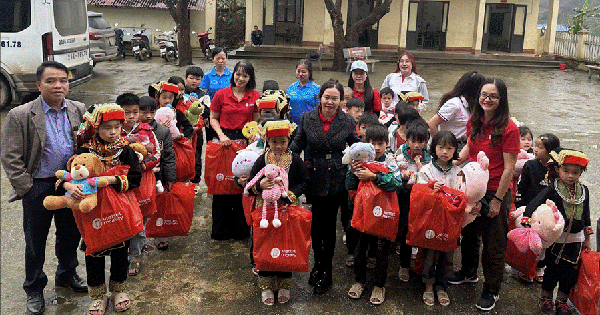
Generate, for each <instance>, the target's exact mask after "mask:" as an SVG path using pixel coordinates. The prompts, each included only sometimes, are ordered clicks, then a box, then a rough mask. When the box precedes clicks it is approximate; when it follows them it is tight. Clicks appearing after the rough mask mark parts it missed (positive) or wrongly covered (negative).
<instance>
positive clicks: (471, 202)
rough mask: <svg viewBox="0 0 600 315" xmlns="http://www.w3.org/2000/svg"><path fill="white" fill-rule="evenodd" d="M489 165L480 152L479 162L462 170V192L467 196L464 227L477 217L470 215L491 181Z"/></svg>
mask: <svg viewBox="0 0 600 315" xmlns="http://www.w3.org/2000/svg"><path fill="white" fill-rule="evenodd" d="M489 165H490V160H489V159H488V157H487V156H486V155H485V153H484V152H483V151H479V153H477V162H469V163H467V165H465V166H464V167H463V169H462V173H463V174H464V182H462V183H461V187H460V190H461V191H463V192H464V193H465V195H466V196H467V206H466V208H465V212H466V214H465V219H464V222H463V227H464V226H466V225H467V224H469V223H471V222H473V221H474V220H475V216H474V215H472V214H470V212H471V210H473V208H474V207H475V206H476V205H477V202H479V200H481V198H483V197H484V196H485V193H486V191H487V183H488V180H489V179H490V171H488V166H489Z"/></svg>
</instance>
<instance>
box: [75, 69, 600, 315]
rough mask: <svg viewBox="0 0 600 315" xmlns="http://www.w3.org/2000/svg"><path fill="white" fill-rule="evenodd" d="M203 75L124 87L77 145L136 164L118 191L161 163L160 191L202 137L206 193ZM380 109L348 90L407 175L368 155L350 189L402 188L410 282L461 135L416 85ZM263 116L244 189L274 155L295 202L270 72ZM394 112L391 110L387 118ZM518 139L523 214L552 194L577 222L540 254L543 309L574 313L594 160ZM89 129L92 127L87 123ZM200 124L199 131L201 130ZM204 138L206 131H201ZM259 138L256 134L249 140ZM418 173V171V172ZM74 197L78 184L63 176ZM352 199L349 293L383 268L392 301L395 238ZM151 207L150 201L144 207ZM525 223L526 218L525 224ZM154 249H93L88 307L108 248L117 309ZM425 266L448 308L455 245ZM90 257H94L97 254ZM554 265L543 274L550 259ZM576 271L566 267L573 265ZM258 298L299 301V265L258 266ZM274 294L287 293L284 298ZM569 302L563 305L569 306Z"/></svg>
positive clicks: (404, 270)
mask: <svg viewBox="0 0 600 315" xmlns="http://www.w3.org/2000/svg"><path fill="white" fill-rule="evenodd" d="M202 76H203V72H202V70H201V69H200V68H198V67H191V68H189V69H188V70H187V72H186V76H185V79H182V78H179V77H171V78H170V79H169V81H168V82H159V83H157V84H154V85H152V86H150V88H149V96H144V97H141V98H140V97H138V96H136V95H134V94H131V93H125V94H122V95H120V96H119V97H118V98H117V100H116V103H117V105H118V106H116V105H102V106H95V107H92V108H91V112H90V113H88V114H86V124H87V126H83V127H82V128H81V129H80V135H81V137H80V139H78V143H79V144H80V147H81V149H80V152H84V151H87V152H93V153H95V154H96V155H97V156H99V157H101V159H102V161H103V162H104V163H105V166H106V167H107V168H110V167H114V166H116V165H119V164H123V165H128V166H129V172H128V173H127V174H126V175H119V176H112V177H110V178H111V179H110V181H109V183H110V184H112V185H113V186H114V187H115V189H116V190H117V191H127V190H132V189H134V188H136V187H138V186H139V185H140V182H141V179H142V176H144V175H143V174H144V173H149V172H152V173H153V174H154V176H155V177H156V182H157V185H158V186H164V188H163V187H160V188H159V190H160V189H161V188H162V189H165V190H169V188H170V187H171V185H172V184H173V183H174V182H175V181H176V180H177V167H178V166H177V165H176V159H175V152H174V141H177V140H178V139H180V138H186V139H190V140H192V139H194V141H197V142H196V145H195V148H196V168H195V176H194V178H193V179H192V180H191V181H192V182H193V183H194V184H196V193H197V192H198V191H199V182H200V178H201V172H202V142H203V139H202V130H203V128H204V127H206V129H205V130H206V134H207V140H210V139H211V138H212V136H211V135H212V134H211V130H210V126H209V125H208V124H207V118H208V112H209V110H210V109H209V107H208V106H207V107H206V108H205V110H204V113H203V114H202V118H201V119H198V122H197V123H196V124H195V125H192V124H191V123H190V122H189V120H188V118H187V117H186V114H185V112H186V111H187V110H188V109H189V108H190V106H191V104H192V102H195V101H197V100H199V99H201V98H202V97H204V96H205V95H206V93H205V92H204V91H203V90H201V89H199V84H200V81H201V79H202ZM380 95H381V101H382V113H381V116H380V117H378V116H377V115H376V114H374V113H370V112H367V113H364V107H365V105H364V102H363V101H362V100H361V99H359V98H355V97H352V90H351V89H348V90H346V91H345V95H344V100H343V101H342V102H341V107H342V109H343V110H344V111H345V112H346V113H347V114H349V115H350V116H352V117H353V118H354V120H355V121H356V129H357V133H358V135H359V136H360V137H361V139H362V141H363V142H367V143H371V144H372V145H373V148H374V150H375V161H377V162H382V163H388V161H390V160H393V161H395V162H396V163H397V165H402V169H403V170H404V171H405V172H400V171H397V172H394V171H393V172H390V173H377V174H375V173H373V172H372V171H370V170H369V169H367V168H365V167H364V166H363V165H362V164H361V163H359V162H357V161H353V162H352V163H351V164H350V165H349V167H348V172H347V174H346V185H345V186H346V189H347V190H348V191H349V192H350V196H352V195H353V194H354V193H353V192H354V191H356V190H357V189H358V183H359V182H360V181H362V180H370V181H373V182H374V184H375V185H376V186H378V187H380V188H381V189H383V190H384V191H394V192H396V194H397V197H398V203H399V208H400V214H399V233H398V236H397V238H396V251H397V252H398V254H399V255H400V269H399V270H398V277H399V279H400V280H401V281H403V282H407V281H409V279H410V273H409V268H410V264H411V258H414V257H413V249H412V247H411V246H409V245H407V244H406V236H407V231H408V226H409V223H410V222H409V210H410V193H411V189H412V185H413V184H415V183H428V182H431V181H435V182H436V183H435V185H434V186H433V187H434V190H436V191H439V190H440V189H442V186H447V187H450V188H454V189H458V188H459V177H458V173H459V172H460V166H457V165H455V164H456V163H454V162H455V161H456V160H457V159H458V151H459V144H458V141H457V139H456V137H455V136H454V134H452V133H451V132H449V131H441V132H437V133H436V134H435V135H434V137H433V138H432V139H430V133H429V126H428V124H427V122H426V121H425V120H424V119H423V118H422V117H421V116H420V114H419V102H420V101H421V100H422V99H423V96H422V95H420V94H418V93H408V94H407V95H400V96H399V98H400V99H401V101H399V102H397V104H395V106H392V101H393V99H394V96H395V95H394V92H393V91H392V90H391V89H389V88H384V89H382V90H381V91H380ZM256 105H257V107H258V109H259V114H260V117H261V118H260V121H259V123H260V124H262V125H263V127H264V129H263V130H264V131H263V135H262V137H260V138H255V139H254V140H257V141H256V144H255V146H256V147H258V148H259V149H261V153H262V155H261V156H260V158H259V160H257V161H260V162H259V163H256V164H255V167H254V168H253V170H252V173H251V176H250V177H249V178H240V179H236V180H237V182H238V184H240V185H242V186H245V185H246V184H247V182H248V180H249V179H252V177H253V176H254V175H255V174H257V173H258V171H260V169H261V168H262V166H264V165H266V164H276V165H278V166H280V167H282V168H283V169H285V170H286V171H287V172H288V174H289V181H290V190H291V191H292V192H293V194H292V195H291V196H288V198H287V200H286V202H287V203H292V204H294V203H296V204H297V203H298V202H299V199H298V197H300V195H302V194H303V193H304V190H305V189H306V187H305V186H306V183H307V175H306V174H307V171H306V166H305V164H304V163H302V161H301V159H300V157H299V156H297V155H296V154H293V153H292V152H291V151H290V150H289V148H288V146H289V144H290V142H291V139H292V137H293V129H294V125H293V124H291V123H289V121H287V120H283V119H285V118H287V117H288V114H287V113H288V111H289V100H288V99H287V98H286V95H285V92H283V91H279V87H278V85H277V82H274V81H267V82H265V87H264V88H263V95H262V97H261V99H260V100H259V101H257V104H256ZM162 107H171V108H172V109H173V110H174V112H175V117H176V119H177V125H176V128H177V129H178V130H179V131H180V132H181V134H180V135H179V136H177V137H176V138H173V136H172V134H171V132H170V131H169V127H170V126H168V125H167V126H163V125H161V124H159V123H157V121H156V120H155V114H156V111H157V110H158V109H159V108H162ZM385 115H390V116H391V115H393V118H391V117H390V118H389V119H386V118H385ZM520 130H521V147H522V149H523V150H525V151H529V152H532V153H533V154H534V156H535V158H534V159H531V160H529V161H527V162H525V163H524V166H523V169H522V172H521V175H520V179H516V180H515V181H514V184H513V185H516V187H513V190H514V191H516V192H517V193H516V194H515V196H514V201H515V203H516V205H517V206H526V211H525V216H530V215H531V213H532V212H533V211H534V210H535V209H536V208H537V206H539V204H541V203H543V202H545V200H546V199H552V200H554V201H555V203H556V204H557V206H558V209H559V210H560V211H561V214H562V215H563V216H564V218H565V221H566V222H568V229H566V232H565V233H564V234H565V236H563V237H561V238H560V239H559V241H558V242H557V243H556V244H555V245H554V246H553V247H551V248H550V249H549V250H548V253H547V254H546V256H545V257H546V258H545V259H540V262H539V264H538V273H537V276H536V277H535V280H536V281H539V282H542V294H541V299H542V302H541V304H540V307H541V310H542V312H544V314H550V313H551V312H553V311H554V309H556V312H557V314H567V313H566V312H568V307H567V306H566V299H567V297H568V293H569V291H570V289H571V288H572V287H573V285H574V284H575V280H576V277H577V273H576V268H574V267H576V265H577V259H578V257H579V252H580V251H581V249H582V248H583V247H589V235H590V234H591V230H590V229H591V228H590V225H591V224H590V214H589V192H588V190H587V188H586V187H585V186H584V185H582V184H581V183H580V182H579V177H580V175H581V173H582V172H583V171H585V169H586V166H587V161H588V159H587V157H586V156H585V155H584V154H583V153H581V152H577V151H574V150H567V149H562V148H560V142H559V140H558V138H557V137H556V136H554V135H552V134H548V133H547V134H543V135H541V136H539V137H537V138H535V139H534V138H533V135H532V133H531V131H530V130H529V129H528V128H526V127H521V128H520ZM90 131H91V132H90ZM194 133H196V134H197V135H198V138H193V137H194ZM195 139H197V140H195ZM128 142H140V143H142V144H144V145H145V146H146V148H147V149H148V152H149V155H148V157H146V158H145V159H144V160H143V161H141V163H140V161H139V160H138V158H137V156H136V154H135V152H133V150H132V149H131V148H130V147H128V146H127V143H128ZM251 142H252V141H251ZM415 179H416V180H415ZM273 185H274V183H273V181H271V180H268V179H266V178H263V179H262V180H260V181H259V182H257V183H256V184H255V185H254V186H252V187H250V194H254V195H260V192H261V191H262V190H265V189H270V188H271V187H272V186H273ZM64 187H65V189H66V190H67V191H69V192H70V193H71V194H73V193H76V189H77V188H76V187H73V186H72V185H70V184H66V183H65V184H64ZM348 202H349V207H348V209H347V212H346V213H342V223H343V225H344V231H345V235H344V240H345V243H346V246H347V249H348V257H347V259H346V261H345V264H346V265H347V266H348V267H352V268H353V270H354V274H355V283H354V284H353V285H352V286H351V288H350V289H349V291H348V295H349V297H350V298H352V299H359V298H360V297H361V296H362V294H363V291H364V290H365V287H366V279H367V277H366V272H367V269H374V272H375V277H374V279H373V281H374V283H373V290H372V293H371V297H370V302H371V303H372V304H381V303H383V302H384V300H385V282H386V279H387V269H388V260H389V252H390V249H391V248H392V246H393V245H394V244H393V242H392V241H390V240H387V239H384V238H378V237H375V236H372V235H368V234H365V233H362V232H359V231H357V230H355V229H354V228H352V226H351V224H350V222H351V219H352V209H353V205H352V198H351V197H349V200H348ZM140 206H142V205H140ZM523 223H524V224H528V223H529V221H527V218H525V219H524V221H523ZM156 242H157V244H156V247H157V248H158V249H160V250H165V249H167V248H168V247H169V242H168V239H164V238H163V239H157V240H156ZM146 246H149V245H148V244H147V242H146V238H145V235H144V233H143V231H142V232H141V233H140V234H138V235H136V236H135V237H133V238H132V239H131V240H128V241H126V242H124V243H123V244H119V245H116V246H113V247H111V248H109V249H107V250H104V251H102V252H101V253H97V254H94V255H89V256H86V269H87V272H88V285H89V293H90V297H91V298H92V300H93V303H92V305H91V306H90V311H89V314H94V315H96V314H104V311H105V309H106V305H107V299H106V286H105V285H104V256H107V255H109V256H111V262H112V263H111V276H110V280H111V282H110V285H109V289H110V291H111V292H113V294H114V295H115V308H116V310H118V311H122V310H126V309H128V308H129V307H130V305H131V301H130V299H129V297H128V296H127V294H126V293H125V285H124V283H125V280H126V278H127V275H130V276H134V275H137V274H139V272H140V271H141V266H140V255H141V252H142V250H143V249H144V248H145V247H146ZM421 250H422V259H423V271H422V281H423V282H424V284H425V292H424V293H423V296H422V300H423V302H424V303H425V304H426V305H428V306H432V305H434V303H435V300H436V296H437V300H438V302H439V303H440V304H441V305H443V306H447V305H449V304H450V298H449V296H448V294H447V292H446V291H447V287H448V280H447V277H448V275H449V272H451V270H450V269H451V266H452V256H453V253H452V252H440V251H435V250H431V249H427V248H422V249H421ZM88 257H89V258H88ZM544 267H545V268H546V270H545V272H544V271H543V268H544ZM565 268H566V269H568V272H566V271H565V270H566V269H565ZM258 276H259V286H260V288H261V291H262V292H261V301H262V302H263V303H265V304H267V305H273V304H274V303H275V302H279V303H286V302H288V301H289V299H290V282H289V279H290V277H291V273H287V272H283V273H282V272H267V271H259V272H258ZM557 283H559V294H558V296H557V299H556V303H555V302H554V301H553V299H552V291H553V290H554V288H555V286H556V285H557ZM274 291H278V296H277V299H275V295H274ZM565 310H566V311H565Z"/></svg>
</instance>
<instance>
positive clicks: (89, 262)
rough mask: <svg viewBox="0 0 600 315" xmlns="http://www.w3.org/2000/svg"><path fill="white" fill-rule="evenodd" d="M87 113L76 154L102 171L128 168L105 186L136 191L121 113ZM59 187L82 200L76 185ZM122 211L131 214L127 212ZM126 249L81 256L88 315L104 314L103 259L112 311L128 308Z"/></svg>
mask: <svg viewBox="0 0 600 315" xmlns="http://www.w3.org/2000/svg"><path fill="white" fill-rule="evenodd" d="M91 109H93V112H92V113H91V114H90V113H89V112H87V113H86V114H85V115H84V120H85V122H84V123H83V124H82V126H81V127H80V130H79V132H78V134H77V136H78V141H81V142H80V143H83V145H82V146H81V147H80V148H78V150H77V154H81V153H87V152H89V153H93V154H94V155H96V156H97V157H98V158H100V160H101V161H102V163H103V164H104V169H105V170H109V169H111V168H113V167H115V166H118V165H126V166H129V171H128V172H127V175H117V176H105V178H107V179H108V183H109V184H110V185H112V187H113V188H114V189H115V190H116V191H117V192H125V191H128V190H131V189H134V188H136V187H138V186H139V185H140V181H141V178H142V173H141V170H140V162H139V160H138V157H137V155H136V153H135V151H134V150H133V149H132V148H131V147H129V146H128V145H127V141H126V140H125V139H124V138H123V137H121V128H122V126H123V122H124V120H125V113H124V111H123V109H122V108H121V107H119V106H118V105H116V104H104V105H99V106H93V107H91V108H90V110H91ZM90 130H93V133H91V132H89V131H90ZM86 131H87V132H86ZM63 187H64V188H65V189H66V190H67V191H68V192H69V193H70V194H71V196H73V197H75V198H77V197H78V196H82V192H81V186H79V185H74V184H71V183H66V182H65V183H64V184H63ZM103 201H104V202H109V201H106V200H102V199H101V198H99V203H100V202H103ZM132 208H133V209H134V210H133V211H139V208H138V207H137V205H132ZM123 211H132V210H131V208H128V209H123ZM82 234H83V233H82ZM84 247H85V244H84ZM128 248H129V240H127V241H125V242H122V243H120V244H117V245H114V246H112V247H110V248H107V249H104V250H101V251H99V252H96V253H93V254H91V255H86V256H85V267H86V272H87V282H88V294H89V296H90V298H91V299H92V304H91V305H90V307H89V311H88V314H91V315H101V314H104V312H105V310H106V305H107V303H108V302H107V301H108V298H107V296H106V285H105V269H104V260H105V256H110V258H111V267H110V283H109V290H110V292H111V293H112V294H113V295H114V303H115V310H116V311H118V312H122V311H125V310H127V309H129V308H130V307H131V301H130V299H129V296H128V295H127V293H125V289H126V288H125V280H127V268H128V261H127V252H128Z"/></svg>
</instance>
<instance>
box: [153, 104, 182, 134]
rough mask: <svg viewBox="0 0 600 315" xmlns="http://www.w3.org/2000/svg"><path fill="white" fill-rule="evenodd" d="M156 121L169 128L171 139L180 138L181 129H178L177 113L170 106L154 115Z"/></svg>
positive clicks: (162, 108)
mask: <svg viewBox="0 0 600 315" xmlns="http://www.w3.org/2000/svg"><path fill="white" fill-rule="evenodd" d="M154 119H155V120H156V122H157V123H159V124H161V125H163V126H165V127H167V128H169V131H170V132H171V138H173V139H177V138H179V135H180V133H179V128H177V119H175V111H174V110H173V108H171V107H170V106H169V105H167V106H166V107H161V108H159V109H158V110H157V111H156V114H154Z"/></svg>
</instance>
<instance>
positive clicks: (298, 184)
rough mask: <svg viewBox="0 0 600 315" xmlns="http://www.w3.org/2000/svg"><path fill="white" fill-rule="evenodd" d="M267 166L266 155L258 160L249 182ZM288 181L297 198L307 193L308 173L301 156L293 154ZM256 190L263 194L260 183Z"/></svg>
mask: <svg viewBox="0 0 600 315" xmlns="http://www.w3.org/2000/svg"><path fill="white" fill-rule="evenodd" d="M265 165H266V160H265V154H263V155H261V156H260V157H259V158H258V160H256V162H255V163H254V166H253V167H252V171H251V172H250V177H249V179H248V180H249V181H250V180H252V179H253V178H254V176H256V174H258V172H260V170H262V169H263V167H265ZM288 180H289V185H288V186H289V188H288V189H289V190H290V191H291V192H293V193H294V195H295V196H296V198H299V197H300V195H302V194H303V193H304V192H305V191H306V187H307V186H308V172H307V171H306V166H304V161H302V159H301V158H300V156H299V155H298V154H296V153H292V164H291V165H290V169H289V171H288ZM255 187H256V190H257V191H258V192H261V191H262V189H261V188H260V181H258V182H257V183H256V186H255ZM249 193H250V194H251V195H253V194H254V193H253V191H252V190H249Z"/></svg>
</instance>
